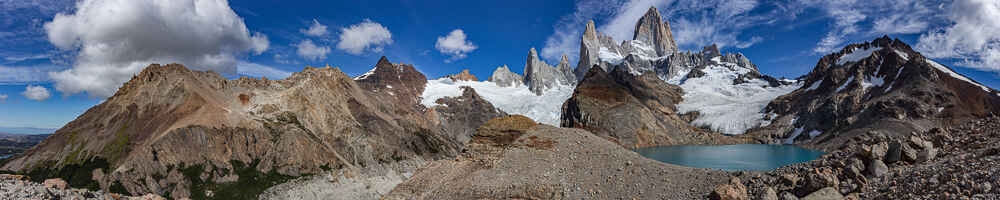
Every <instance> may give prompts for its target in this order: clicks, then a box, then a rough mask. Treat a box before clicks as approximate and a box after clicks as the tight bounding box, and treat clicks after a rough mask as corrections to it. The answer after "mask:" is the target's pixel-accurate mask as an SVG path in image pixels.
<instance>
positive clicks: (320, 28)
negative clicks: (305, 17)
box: [299, 19, 327, 37]
mask: <svg viewBox="0 0 1000 200" xmlns="http://www.w3.org/2000/svg"><path fill="white" fill-rule="evenodd" d="M299 32H302V34H306V35H308V36H313V37H319V36H324V35H326V34H327V31H326V25H323V24H320V23H319V21H318V20H316V19H313V23H312V25H311V26H309V29H299Z"/></svg>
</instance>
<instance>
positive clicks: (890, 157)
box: [885, 140, 904, 164]
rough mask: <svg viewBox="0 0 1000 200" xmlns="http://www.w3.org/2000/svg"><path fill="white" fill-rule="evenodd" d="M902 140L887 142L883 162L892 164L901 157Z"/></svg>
mask: <svg viewBox="0 0 1000 200" xmlns="http://www.w3.org/2000/svg"><path fill="white" fill-rule="evenodd" d="M903 145H904V144H903V142H900V141H899V140H892V142H889V149H888V151H887V152H886V153H885V163H888V164H892V163H896V162H898V161H900V160H902V159H903Z"/></svg>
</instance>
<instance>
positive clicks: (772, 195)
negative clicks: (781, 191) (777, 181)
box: [759, 187, 778, 200]
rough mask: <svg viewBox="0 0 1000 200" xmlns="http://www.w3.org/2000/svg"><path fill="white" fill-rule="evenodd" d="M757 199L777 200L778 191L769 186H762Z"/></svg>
mask: <svg viewBox="0 0 1000 200" xmlns="http://www.w3.org/2000/svg"><path fill="white" fill-rule="evenodd" d="M759 199H761V200H778V193H777V192H775V191H774V189H771V187H767V188H764V192H763V193H761V194H760V197H759Z"/></svg>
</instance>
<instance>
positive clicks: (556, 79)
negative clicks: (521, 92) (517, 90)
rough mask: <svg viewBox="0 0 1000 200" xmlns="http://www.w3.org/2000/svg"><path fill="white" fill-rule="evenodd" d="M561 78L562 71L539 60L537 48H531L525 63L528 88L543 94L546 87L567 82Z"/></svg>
mask: <svg viewBox="0 0 1000 200" xmlns="http://www.w3.org/2000/svg"><path fill="white" fill-rule="evenodd" d="M561 79H563V75H562V73H560V72H559V70H557V69H556V68H555V67H552V65H549V64H546V63H545V62H543V61H542V60H539V59H538V52H537V51H535V48H531V50H530V51H529V52H528V60H527V61H526V62H525V64H524V83H525V85H528V88H529V89H531V91H532V92H535V94H537V95H542V93H543V92H544V91H545V90H546V89H549V88H552V87H555V86H556V84H560V83H566V81H565V80H561Z"/></svg>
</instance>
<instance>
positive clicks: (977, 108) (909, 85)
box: [755, 37, 1000, 150]
mask: <svg viewBox="0 0 1000 200" xmlns="http://www.w3.org/2000/svg"><path fill="white" fill-rule="evenodd" d="M801 81H802V82H803V83H804V85H803V86H802V87H801V88H799V89H798V90H796V91H794V92H792V93H790V94H788V95H785V96H782V97H780V98H777V99H775V100H774V101H772V102H771V103H770V104H769V105H768V107H767V111H768V112H772V113H775V114H776V117H775V118H776V120H775V122H776V123H774V124H772V125H771V126H767V127H764V128H762V129H761V130H759V131H757V133H755V134H760V135H772V136H774V137H776V138H790V139H789V141H795V142H797V143H798V142H801V143H805V144H807V145H811V146H815V147H816V148H819V149H824V150H830V149H834V148H838V147H839V146H840V145H842V144H844V143H846V142H847V140H848V139H849V138H851V137H853V136H854V135H858V134H862V133H864V132H866V131H869V130H880V131H887V132H888V133H891V136H892V137H898V138H906V137H908V135H907V133H910V132H922V131H926V130H928V129H930V128H933V127H940V126H944V125H949V124H951V123H954V122H958V121H962V120H966V119H970V118H980V117H984V116H988V115H990V114H991V113H993V114H995V113H1000V95H998V94H1000V93H998V92H997V91H996V90H993V89H990V88H987V87H985V86H983V85H982V84H979V83H977V82H975V81H972V80H971V79H969V78H967V77H965V76H962V75H960V74H958V73H956V72H954V71H952V70H951V69H949V68H948V67H946V66H944V65H941V64H939V63H937V62H934V61H932V60H930V59H928V58H926V57H924V56H923V55H921V54H920V53H918V52H916V51H913V50H912V49H911V48H910V46H909V45H907V44H905V43H903V42H902V41H900V40H898V39H896V40H893V39H891V38H889V37H882V38H878V39H876V40H874V41H871V42H865V43H861V44H852V45H848V46H847V47H845V48H844V49H843V50H841V51H840V52H838V53H834V54H830V55H827V56H824V57H823V58H822V59H820V60H819V62H818V63H817V64H816V67H815V69H813V71H812V72H810V73H809V74H807V75H805V76H803V77H802V78H801ZM793 119H795V120H793ZM802 133H813V134H808V135H807V134H802ZM795 136H798V137H795Z"/></svg>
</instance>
